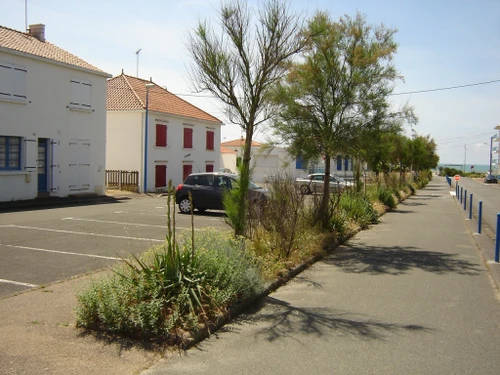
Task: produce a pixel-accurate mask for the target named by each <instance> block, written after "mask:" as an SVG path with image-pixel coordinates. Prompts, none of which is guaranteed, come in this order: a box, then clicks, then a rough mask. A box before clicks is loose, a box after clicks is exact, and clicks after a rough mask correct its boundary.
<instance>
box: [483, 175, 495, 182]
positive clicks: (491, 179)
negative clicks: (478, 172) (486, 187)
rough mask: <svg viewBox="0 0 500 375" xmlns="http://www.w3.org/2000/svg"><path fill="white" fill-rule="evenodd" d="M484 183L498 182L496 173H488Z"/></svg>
mask: <svg viewBox="0 0 500 375" xmlns="http://www.w3.org/2000/svg"><path fill="white" fill-rule="evenodd" d="M484 183H485V184H498V179H497V177H496V176H495V175H492V174H488V175H486V177H485V178H484Z"/></svg>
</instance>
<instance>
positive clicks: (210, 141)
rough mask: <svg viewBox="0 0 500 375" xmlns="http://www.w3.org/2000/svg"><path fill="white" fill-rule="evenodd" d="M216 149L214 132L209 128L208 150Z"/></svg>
mask: <svg viewBox="0 0 500 375" xmlns="http://www.w3.org/2000/svg"><path fill="white" fill-rule="evenodd" d="M213 149H215V144H214V132H213V131H210V130H207V150H213Z"/></svg>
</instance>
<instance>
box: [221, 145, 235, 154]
mask: <svg viewBox="0 0 500 375" xmlns="http://www.w3.org/2000/svg"><path fill="white" fill-rule="evenodd" d="M220 152H222V153H223V154H237V153H238V151H234V150H231V149H230V148H227V147H223V146H220Z"/></svg>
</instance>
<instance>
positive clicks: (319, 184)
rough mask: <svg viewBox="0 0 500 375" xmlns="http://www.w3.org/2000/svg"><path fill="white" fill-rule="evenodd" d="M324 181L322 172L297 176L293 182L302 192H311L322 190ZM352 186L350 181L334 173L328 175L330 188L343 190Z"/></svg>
mask: <svg viewBox="0 0 500 375" xmlns="http://www.w3.org/2000/svg"><path fill="white" fill-rule="evenodd" d="M324 181H325V174H324V173H313V174H310V175H307V176H306V177H299V178H297V179H296V180H295V184H296V185H297V186H298V188H299V189H300V192H301V193H302V194H311V193H313V192H322V191H323V183H324ZM352 186H353V184H352V182H350V181H346V180H344V179H343V178H340V177H338V176H336V175H330V190H345V189H349V188H351V187H352Z"/></svg>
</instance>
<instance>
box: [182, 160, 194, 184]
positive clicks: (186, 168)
mask: <svg viewBox="0 0 500 375" xmlns="http://www.w3.org/2000/svg"><path fill="white" fill-rule="evenodd" d="M191 173H193V166H192V165H191V164H184V165H183V166H182V181H184V180H185V179H186V177H187V176H189V175H190V174H191Z"/></svg>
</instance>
